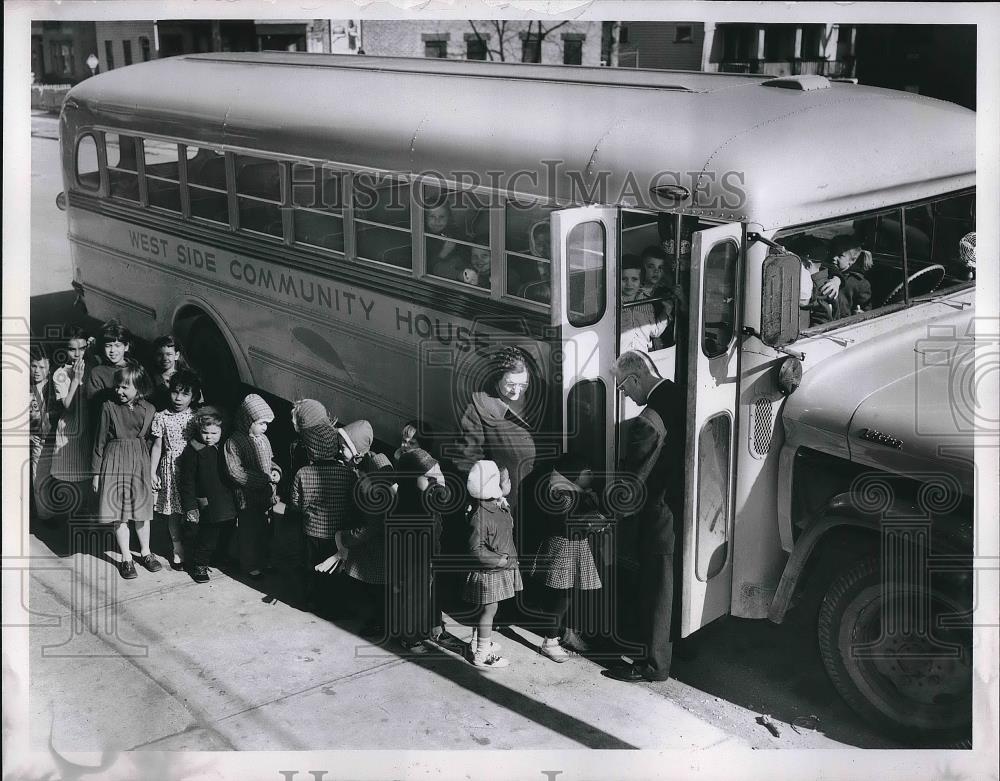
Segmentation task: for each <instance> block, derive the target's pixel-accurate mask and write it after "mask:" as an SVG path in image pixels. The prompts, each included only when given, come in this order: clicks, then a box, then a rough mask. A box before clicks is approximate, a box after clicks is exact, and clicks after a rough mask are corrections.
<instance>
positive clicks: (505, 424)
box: [455, 347, 535, 521]
mask: <svg viewBox="0 0 1000 781" xmlns="http://www.w3.org/2000/svg"><path fill="white" fill-rule="evenodd" d="M490 360H491V366H490V367H489V368H490V376H489V377H488V378H487V380H486V382H485V384H484V386H483V387H482V388H481V389H480V390H477V391H476V392H475V393H473V394H472V399H471V401H470V402H469V404H468V405H467V406H466V408H465V411H464V413H463V414H462V420H461V424H460V425H461V430H462V439H461V442H460V445H459V448H458V455H457V456H456V458H455V462H456V464H455V465H456V467H457V469H458V471H459V472H460V473H461V474H462V475H463V477H467V476H468V474H469V470H471V469H472V466H473V464H475V463H476V462H477V461H482V460H483V459H489V460H491V461H495V462H496V463H497V465H498V466H499V467H500V468H502V469H507V470H508V472H509V473H510V481H511V492H510V497H511V498H510V504H511V508H512V509H511V512H512V514H513V516H514V519H515V520H517V521H520V520H521V519H522V515H521V509H520V507H521V502H522V497H521V494H520V486H521V482H522V480H523V479H524V478H525V477H527V476H528V475H529V474H530V473H531V472H532V470H533V469H534V468H535V436H534V423H533V420H534V416H533V415H532V414H531V406H530V405H529V403H528V402H529V398H530V397H529V392H530V387H531V376H530V374H529V372H528V360H527V357H526V356H525V354H524V353H523V352H522V351H521V350H520V349H519V348H517V347H505V348H503V349H502V350H499V351H498V352H496V353H494V354H493V356H491V359H490Z"/></svg>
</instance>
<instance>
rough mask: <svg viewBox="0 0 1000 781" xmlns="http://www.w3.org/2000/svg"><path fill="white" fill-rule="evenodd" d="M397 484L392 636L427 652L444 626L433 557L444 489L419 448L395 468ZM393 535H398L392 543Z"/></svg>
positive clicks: (405, 455)
mask: <svg viewBox="0 0 1000 781" xmlns="http://www.w3.org/2000/svg"><path fill="white" fill-rule="evenodd" d="M396 474H397V477H398V481H399V490H398V498H397V502H396V508H395V510H394V511H393V513H392V516H393V518H394V520H395V521H396V522H397V523H395V524H394V528H393V529H391V530H390V531H389V535H390V538H389V541H388V546H389V549H391V550H399V551H400V553H401V554H402V555H401V556H400V557H399V560H398V561H397V562H395V567H394V570H393V572H392V586H393V596H394V598H395V599H394V606H395V610H394V615H393V621H392V622H391V623H392V627H391V628H392V630H393V632H392V633H393V634H394V635H395V636H396V637H397V638H398V639H399V642H400V644H401V645H402V646H403V648H404V649H405V650H406V651H409V652H410V653H416V654H422V653H426V652H427V647H426V646H425V645H424V641H425V640H429V639H431V638H432V637H434V638H439V637H440V635H441V634H442V631H443V629H442V627H443V621H442V620H441V612H440V609H439V606H438V604H437V594H436V592H435V590H434V576H433V570H432V567H433V557H434V556H436V555H438V554H439V553H440V545H441V512H440V511H441V508H443V507H445V506H447V504H448V489H447V488H446V487H445V481H444V475H443V474H442V472H441V467H440V465H439V464H438V462H437V460H436V459H435V458H434V457H433V456H432V455H431V454H430V453H428V452H427V451H426V450H424V449H423V448H419V447H418V448H413V449H412V450H408V451H406V452H405V453H403V454H402V455H401V456H400V458H399V463H398V464H397V467H396ZM392 535H399V538H398V540H397V541H396V542H395V544H394V543H393V539H392Z"/></svg>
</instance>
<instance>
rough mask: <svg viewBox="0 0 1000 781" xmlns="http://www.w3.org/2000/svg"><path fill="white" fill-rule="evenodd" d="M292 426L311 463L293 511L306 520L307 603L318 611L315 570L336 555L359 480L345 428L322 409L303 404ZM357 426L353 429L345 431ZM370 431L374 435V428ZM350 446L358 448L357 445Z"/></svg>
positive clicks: (300, 477)
mask: <svg viewBox="0 0 1000 781" xmlns="http://www.w3.org/2000/svg"><path fill="white" fill-rule="evenodd" d="M292 425H293V427H294V428H295V430H296V431H297V432H298V434H299V439H300V441H301V442H302V445H303V447H304V449H305V451H306V455H307V457H308V460H309V463H308V464H306V465H305V466H303V467H301V468H300V469H299V471H298V472H296V473H295V477H294V479H293V480H292V494H291V500H290V502H289V509H291V510H292V511H293V512H294V513H296V515H298V516H299V518H301V521H302V537H303V541H304V547H305V552H304V558H305V567H306V588H305V591H306V602H307V604H310V607H311V608H315V607H318V605H317V604H316V602H317V594H318V587H319V582H318V580H317V579H318V578H319V575H318V573H317V572H316V571H315V569H314V568H315V567H316V566H317V565H318V564H320V563H321V562H323V561H326V560H328V559H330V558H331V557H333V556H334V555H335V554H336V553H337V542H336V534H337V532H338V531H342V530H345V529H348V528H349V527H350V525H351V518H352V517H353V515H354V500H353V496H354V486H355V483H357V480H358V478H357V475H356V473H355V472H354V470H353V469H352V468H351V467H350V466H348V465H347V464H346V463H344V461H343V460H342V458H343V456H344V451H345V445H344V444H343V441H342V438H341V435H340V433H339V432H340V431H343V429H340V430H338V429H335V428H334V427H333V423H331V422H330V419H329V417H328V416H327V414H326V410H325V409H323V405H321V404H320V403H319V402H318V401H315V400H313V399H304V400H303V401H300V402H298V403H297V404H296V405H295V407H294V408H293V409H292ZM352 426H354V424H350V425H349V426H346V427H345V428H351V427H352ZM368 428H369V430H370V429H371V426H368ZM348 439H350V435H348ZM351 442H352V446H353V440H351ZM354 452H355V451H354V450H351V451H350V453H351V454H353V453H354Z"/></svg>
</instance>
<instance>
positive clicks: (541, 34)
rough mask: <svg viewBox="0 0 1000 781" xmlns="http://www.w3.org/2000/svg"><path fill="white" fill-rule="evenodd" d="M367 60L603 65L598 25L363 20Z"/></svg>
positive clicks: (599, 23) (362, 31)
mask: <svg viewBox="0 0 1000 781" xmlns="http://www.w3.org/2000/svg"><path fill="white" fill-rule="evenodd" d="M361 46H362V48H363V50H364V52H365V54H370V55H376V56H387V57H431V58H447V59H455V60H494V61H499V60H504V61H506V62H542V63H548V64H566V65H600V64H601V22H537V21H530V22H526V21H514V20H497V21H494V20H485V21H484V20H478V21H476V20H473V21H469V20H460V21H443V20H433V19H430V20H411V19H407V20H400V19H393V20H374V19H372V20H365V21H364V22H362V23H361Z"/></svg>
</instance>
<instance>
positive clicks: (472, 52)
mask: <svg viewBox="0 0 1000 781" xmlns="http://www.w3.org/2000/svg"><path fill="white" fill-rule="evenodd" d="M465 58H466V59H467V60H485V59H486V41H485V40H484V39H482V38H469V39H468V40H466V42H465Z"/></svg>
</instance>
